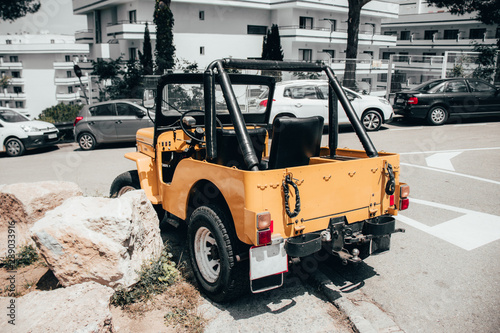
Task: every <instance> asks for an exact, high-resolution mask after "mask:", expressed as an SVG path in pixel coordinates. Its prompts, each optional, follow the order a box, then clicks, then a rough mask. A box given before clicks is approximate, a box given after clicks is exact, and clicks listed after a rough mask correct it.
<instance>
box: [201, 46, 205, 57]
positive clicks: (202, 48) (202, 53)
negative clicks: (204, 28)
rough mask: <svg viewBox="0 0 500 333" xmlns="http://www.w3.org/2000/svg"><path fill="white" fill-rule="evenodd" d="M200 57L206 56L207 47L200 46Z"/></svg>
mask: <svg viewBox="0 0 500 333" xmlns="http://www.w3.org/2000/svg"><path fill="white" fill-rule="evenodd" d="M200 55H205V46H200Z"/></svg>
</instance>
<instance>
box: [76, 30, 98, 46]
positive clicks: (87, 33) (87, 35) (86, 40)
mask: <svg viewBox="0 0 500 333" xmlns="http://www.w3.org/2000/svg"><path fill="white" fill-rule="evenodd" d="M75 41H76V43H77V44H92V43H94V30H92V29H87V30H78V31H76V32H75Z"/></svg>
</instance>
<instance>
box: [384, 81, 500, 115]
mask: <svg viewBox="0 0 500 333" xmlns="http://www.w3.org/2000/svg"><path fill="white" fill-rule="evenodd" d="M393 108H394V113H395V114H398V115H403V116H405V117H408V118H421V119H426V120H427V121H428V122H429V124H431V125H442V124H444V123H445V122H446V121H447V120H448V118H449V117H453V116H462V117H476V116H488V115H500V89H499V88H495V87H494V86H492V85H491V84H489V83H487V82H485V81H483V80H479V79H467V78H450V79H437V80H431V81H428V82H425V83H422V84H421V85H419V86H417V87H415V88H412V89H411V90H404V91H400V92H398V93H396V97H395V98H394V105H393Z"/></svg>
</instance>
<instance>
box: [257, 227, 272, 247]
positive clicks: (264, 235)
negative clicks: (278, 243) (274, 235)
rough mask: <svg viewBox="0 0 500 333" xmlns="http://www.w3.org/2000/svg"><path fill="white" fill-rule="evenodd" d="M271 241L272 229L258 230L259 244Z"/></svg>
mask: <svg viewBox="0 0 500 333" xmlns="http://www.w3.org/2000/svg"><path fill="white" fill-rule="evenodd" d="M269 243H271V229H266V230H258V231H257V245H265V244H269Z"/></svg>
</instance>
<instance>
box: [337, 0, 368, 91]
mask: <svg viewBox="0 0 500 333" xmlns="http://www.w3.org/2000/svg"><path fill="white" fill-rule="evenodd" d="M348 1H349V12H348V14H347V17H348V18H347V48H346V54H345V57H346V62H345V69H344V81H343V85H344V86H345V87H348V88H354V87H355V85H356V60H355V59H356V58H357V57H358V34H359V22H360V18H361V8H363V6H364V5H366V4H367V3H368V2H370V1H371V0H348Z"/></svg>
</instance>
